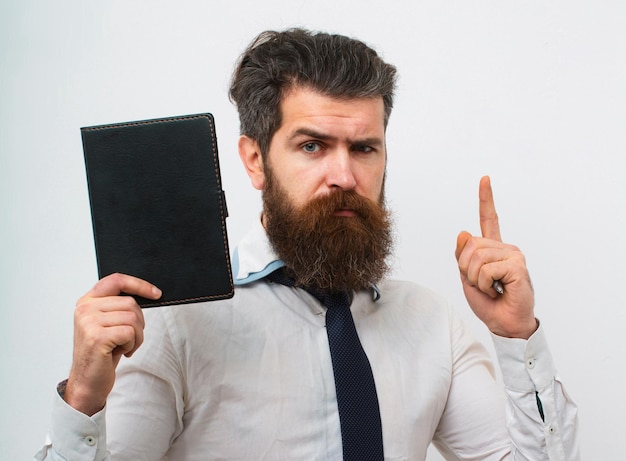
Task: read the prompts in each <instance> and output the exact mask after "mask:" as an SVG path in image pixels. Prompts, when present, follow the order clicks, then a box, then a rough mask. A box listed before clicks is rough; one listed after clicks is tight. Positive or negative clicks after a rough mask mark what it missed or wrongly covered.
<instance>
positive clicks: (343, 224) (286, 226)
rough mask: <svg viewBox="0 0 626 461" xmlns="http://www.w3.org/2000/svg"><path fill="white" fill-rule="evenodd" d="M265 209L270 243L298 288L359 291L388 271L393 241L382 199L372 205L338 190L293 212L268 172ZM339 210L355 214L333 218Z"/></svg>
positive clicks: (264, 201) (353, 194)
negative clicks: (388, 259)
mask: <svg viewBox="0 0 626 461" xmlns="http://www.w3.org/2000/svg"><path fill="white" fill-rule="evenodd" d="M263 209H264V216H265V226H266V230H267V234H268V236H269V240H270V242H271V244H272V246H273V247H274V250H275V251H276V253H277V255H278V256H279V257H280V259H282V261H283V262H284V263H285V265H286V266H287V271H288V272H287V275H289V276H291V277H293V278H294V279H295V281H296V285H297V286H302V287H308V288H318V289H321V290H327V291H331V292H335V291H343V290H360V289H363V288H367V287H369V286H370V285H371V284H372V283H376V282H378V281H380V280H381V279H382V278H383V276H384V275H385V274H386V273H387V272H388V265H387V257H388V256H389V254H390V253H391V250H392V245H393V239H392V236H391V222H390V221H391V220H390V214H389V212H388V211H387V210H386V209H385V207H384V200H383V199H382V197H381V200H380V203H374V202H372V201H371V200H368V199H367V198H364V197H362V196H360V195H359V194H357V193H356V192H354V191H342V190H340V189H338V190H336V191H333V192H332V193H330V194H328V195H325V196H323V197H319V198H316V199H314V200H312V201H311V202H309V203H308V204H306V205H305V206H304V207H302V208H300V209H297V208H296V207H294V206H293V205H292V204H291V201H290V200H289V197H287V194H286V193H285V192H284V190H283V189H282V188H281V187H280V185H279V184H278V183H277V182H276V181H275V178H273V177H272V174H271V172H270V171H266V184H265V188H264V191H263ZM341 209H349V210H353V211H354V212H355V216H347V217H346V216H336V215H335V212H336V211H338V210H341Z"/></svg>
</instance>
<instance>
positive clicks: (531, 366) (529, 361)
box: [526, 359, 535, 370]
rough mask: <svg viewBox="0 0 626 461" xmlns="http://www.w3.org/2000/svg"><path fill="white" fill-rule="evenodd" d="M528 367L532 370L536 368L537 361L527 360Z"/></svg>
mask: <svg viewBox="0 0 626 461" xmlns="http://www.w3.org/2000/svg"><path fill="white" fill-rule="evenodd" d="M526 366H527V367H528V368H529V369H531V370H532V369H533V368H535V359H528V360H526Z"/></svg>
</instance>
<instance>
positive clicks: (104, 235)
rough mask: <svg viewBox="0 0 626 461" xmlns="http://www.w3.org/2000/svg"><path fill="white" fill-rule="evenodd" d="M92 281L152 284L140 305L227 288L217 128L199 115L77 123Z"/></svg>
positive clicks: (205, 297)
mask: <svg viewBox="0 0 626 461" xmlns="http://www.w3.org/2000/svg"><path fill="white" fill-rule="evenodd" d="M81 135H82V140H83V151H84V154H85V167H86V170H87V184H88V189H89V200H90V205H91V217H92V223H93V233H94V240H95V246H96V259H97V264H98V275H99V277H100V278H102V277H104V276H106V275H109V274H111V273H114V272H121V273H124V274H129V275H134V276H136V277H140V278H142V279H145V280H147V281H149V282H151V283H153V284H154V285H156V286H158V287H159V288H160V289H161V290H162V292H163V296H162V298H161V299H159V300H158V301H156V302H155V301H154V300H148V299H145V298H141V297H136V299H137V302H138V303H139V305H140V306H141V307H154V306H165V305H170V304H185V303H192V302H201V301H210V300H216V299H224V298H230V297H232V296H233V294H234V289H233V280H232V274H231V266H230V256H229V254H230V253H229V249H228V238H227V233H226V216H227V210H226V203H225V198H224V193H223V191H222V185H221V178H220V168H219V161H218V155H217V139H216V135H215V124H214V120H213V116H212V115H211V114H197V115H188V116H179V117H170V118H163V119H154V120H143V121H136V122H128V123H119V124H113V125H101V126H92V127H84V128H81Z"/></svg>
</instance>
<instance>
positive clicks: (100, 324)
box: [64, 274, 161, 416]
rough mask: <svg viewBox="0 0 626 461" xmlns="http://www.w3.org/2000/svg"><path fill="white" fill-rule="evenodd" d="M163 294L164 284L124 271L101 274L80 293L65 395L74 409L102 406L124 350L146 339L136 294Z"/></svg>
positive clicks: (128, 352)
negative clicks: (160, 284)
mask: <svg viewBox="0 0 626 461" xmlns="http://www.w3.org/2000/svg"><path fill="white" fill-rule="evenodd" d="M121 293H126V294H131V295H139V296H143V297H145V298H149V299H158V298H159V297H160V296H161V292H160V290H159V289H158V288H157V287H155V286H154V285H152V284H150V283H148V282H146V281H145V280H141V279H138V278H136V277H132V276H129V275H124V274H111V275H109V276H107V277H104V278H102V279H101V280H100V281H99V282H98V283H96V285H95V286H94V287H93V288H92V289H91V290H90V291H89V292H88V293H87V294H85V296H83V297H82V298H80V299H79V300H78V302H77V304H76V310H75V312H74V359H73V363H72V369H71V371H70V376H69V378H68V381H67V387H66V391H65V395H64V399H65V401H66V402H67V403H68V404H69V405H71V406H72V407H74V408H75V409H77V410H79V411H81V412H83V413H85V414H87V415H89V416H91V415H93V414H94V413H97V412H98V411H100V410H101V409H102V408H103V407H104V404H105V402H106V399H107V396H108V395H109V393H110V392H111V389H112V388H113V383H114V381H115V368H116V367H117V364H118V363H119V361H120V358H121V357H122V355H125V356H127V357H130V356H131V355H132V354H133V353H134V352H135V351H136V350H137V348H138V347H139V346H140V345H141V343H142V342H143V328H144V326H145V324H144V318H143V313H142V311H141V308H140V307H139V306H138V304H137V302H136V301H135V299H134V298H133V297H131V296H123V295H122V296H120V294H121Z"/></svg>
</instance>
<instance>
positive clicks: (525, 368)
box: [491, 324, 556, 392]
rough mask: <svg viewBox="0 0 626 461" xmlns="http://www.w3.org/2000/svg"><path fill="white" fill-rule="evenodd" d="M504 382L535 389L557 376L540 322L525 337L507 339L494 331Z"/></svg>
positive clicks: (513, 385)
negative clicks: (533, 330) (535, 328)
mask: <svg viewBox="0 0 626 461" xmlns="http://www.w3.org/2000/svg"><path fill="white" fill-rule="evenodd" d="M491 339H492V340H493V344H494V347H495V350H496V355H497V357H498V363H499V364H500V370H501V371H502V380H503V381H504V385H505V386H506V387H507V388H509V389H512V390H516V391H521V392H535V391H538V390H541V389H543V388H544V387H546V386H547V385H549V384H550V383H551V382H552V380H553V379H554V377H555V376H556V368H555V366H554V361H553V360H552V354H551V353H550V349H549V348H548V343H547V341H546V337H545V334H544V331H543V327H542V326H541V324H539V327H538V328H537V331H535V333H533V335H532V336H531V337H530V338H528V340H525V339H519V338H503V337H502V336H497V335H494V334H493V333H492V334H491Z"/></svg>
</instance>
